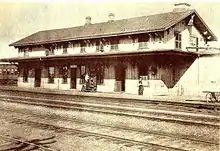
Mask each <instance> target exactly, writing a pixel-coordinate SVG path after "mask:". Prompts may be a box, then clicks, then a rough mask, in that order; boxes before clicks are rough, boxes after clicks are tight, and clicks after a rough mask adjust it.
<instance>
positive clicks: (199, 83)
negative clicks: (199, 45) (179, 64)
mask: <svg viewBox="0 0 220 151" xmlns="http://www.w3.org/2000/svg"><path fill="white" fill-rule="evenodd" d="M199 57H200V55H199V54H198V73H197V84H198V87H199V88H200V82H199V79H200V77H199ZM197 91H199V92H197V95H199V94H200V90H198V89H197Z"/></svg>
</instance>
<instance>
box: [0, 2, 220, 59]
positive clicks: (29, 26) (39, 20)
mask: <svg viewBox="0 0 220 151" xmlns="http://www.w3.org/2000/svg"><path fill="white" fill-rule="evenodd" d="M176 2H178V1H175V0H173V1H168V2H162V1H157V2H155V1H154V2H150V1H149V0H142V1H141V0H139V1H138V0H133V1H129V0H124V1H120V2H119V0H118V1H116V0H111V1H107V0H102V1H97V0H96V1H88V0H87V1H85V0H80V1H64V2H61V1H56V2H52V1H48V0H47V1H43V0H41V1H40V2H38V1H36V0H35V1H34V2H31V3H30V2H29V3H27V2H25V1H19V2H15V1H11V2H6V1H1V0H0V57H1V58H5V57H14V56H16V55H17V51H16V49H14V47H9V46H8V45H9V44H10V43H12V42H15V41H17V40H19V39H21V38H24V37H26V36H28V35H30V34H33V33H35V32H37V31H40V30H46V29H55V28H66V27H73V26H80V25H84V23H85V17H86V16H91V17H92V23H96V22H103V21H107V20H108V14H109V13H110V12H112V13H114V14H115V19H122V18H130V17H135V16H143V15H150V14H155V13H162V12H168V11H172V9H173V4H174V3H176ZM188 3H189V4H191V8H194V9H196V10H197V12H198V13H199V14H200V16H201V17H202V18H203V19H204V21H205V22H206V23H207V24H208V26H209V27H210V28H211V30H212V31H213V32H214V33H215V35H216V36H217V37H218V39H220V1H219V2H218V1H212V2H204V1H203V2H202V1H200V2H199V1H195V0H194V1H188ZM214 46H218V47H220V43H219V42H217V43H215V44H214Z"/></svg>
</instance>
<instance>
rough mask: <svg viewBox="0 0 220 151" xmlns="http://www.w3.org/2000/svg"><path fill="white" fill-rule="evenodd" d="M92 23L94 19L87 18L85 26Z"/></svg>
mask: <svg viewBox="0 0 220 151" xmlns="http://www.w3.org/2000/svg"><path fill="white" fill-rule="evenodd" d="M91 21H92V18H91V17H90V16H87V17H86V23H85V25H89V24H91Z"/></svg>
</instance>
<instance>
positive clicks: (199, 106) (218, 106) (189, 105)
mask: <svg viewBox="0 0 220 151" xmlns="http://www.w3.org/2000/svg"><path fill="white" fill-rule="evenodd" d="M0 92H3V93H4V92H5V93H6V94H7V93H10V94H11V93H12V94H15V95H18V94H20V95H21V96H29V97H32V98H42V96H43V97H44V98H45V97H47V98H49V99H51V98H53V99H57V98H60V99H65V100H66V99H68V100H71V101H72V100H73V99H79V98H81V100H82V98H83V100H85V99H86V100H89V99H90V98H93V99H94V98H95V100H96V101H97V100H98V101H101V102H102V103H103V99H104V100H105V102H106V101H107V100H109V99H110V100H111V103H112V102H114V103H116V104H117V103H120V104H121V103H128V104H130V103H131V102H132V103H135V104H136V105H138V104H139V105H144V106H146V105H147V106H155V105H158V104H163V105H165V106H172V107H177V108H178V107H180V108H186V109H187V110H188V111H192V110H198V111H199V112H200V110H203V109H205V110H207V109H208V112H209V111H213V109H214V111H215V112H216V111H220V103H206V102H200V101H198V102H196V103H195V102H193V101H187V100H186V101H185V102H173V101H160V100H139V99H126V98H120V99H118V98H111V97H109V98H103V97H98V96H90V95H88V96H87V95H85V96H84V95H71V94H57V93H53V92H52V93H50V92H33V91H25V90H12V89H1V90H0ZM70 98H71V99H70ZM119 100H120V101H119ZM107 102H108V101H107ZM177 110H179V109H177ZM184 111H185V109H184Z"/></svg>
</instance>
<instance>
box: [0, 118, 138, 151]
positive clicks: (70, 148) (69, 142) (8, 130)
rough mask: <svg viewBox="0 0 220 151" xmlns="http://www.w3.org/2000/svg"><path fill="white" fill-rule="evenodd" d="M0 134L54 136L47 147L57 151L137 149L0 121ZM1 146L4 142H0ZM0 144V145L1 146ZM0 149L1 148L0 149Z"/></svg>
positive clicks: (36, 136)
mask: <svg viewBox="0 0 220 151" xmlns="http://www.w3.org/2000/svg"><path fill="white" fill-rule="evenodd" d="M0 125H1V127H0V134H1V135H4V136H10V137H16V138H22V139H26V140H32V139H44V138H48V137H52V136H55V139H54V140H56V142H55V143H53V144H50V145H49V146H50V147H51V148H53V149H55V150H58V151H122V150H126V151H134V150H136V149H137V148H134V147H125V146H122V145H120V144H115V143H114V142H111V141H109V140H104V139H100V140H97V139H95V138H93V137H86V138H80V137H78V136H75V135H74V136H72V135H65V134H61V133H55V132H54V131H52V130H42V129H38V128H33V127H29V126H20V125H16V124H13V123H9V122H7V121H6V120H4V119H0ZM0 143H1V144H3V143H5V141H4V142H3V141H0ZM1 144H0V145H1ZM0 148H1V147H0Z"/></svg>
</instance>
